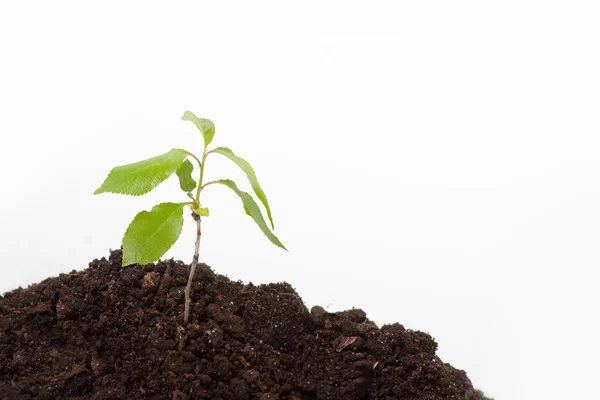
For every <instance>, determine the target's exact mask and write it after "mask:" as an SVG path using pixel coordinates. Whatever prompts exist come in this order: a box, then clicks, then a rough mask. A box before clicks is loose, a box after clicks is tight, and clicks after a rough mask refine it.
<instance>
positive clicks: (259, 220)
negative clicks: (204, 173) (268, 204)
mask: <svg viewBox="0 0 600 400" xmlns="http://www.w3.org/2000/svg"><path fill="white" fill-rule="evenodd" d="M214 183H220V184H221V185H225V186H227V187H228V188H230V189H231V190H233V191H234V192H235V193H236V194H237V195H238V196H239V197H240V199H242V203H243V204H244V210H245V211H246V214H248V215H249V216H250V217H251V218H252V219H253V220H254V222H256V225H258V227H259V228H260V230H261V231H262V232H263V233H264V234H265V236H266V237H267V238H268V239H269V240H270V241H271V243H273V244H274V245H275V246H279V247H281V248H282V249H284V250H287V249H286V248H285V246H284V245H283V244H282V243H281V242H280V241H279V239H277V236H275V235H274V234H273V233H272V232H271V231H270V230H269V226H268V225H267V223H266V222H265V219H264V218H263V215H262V213H261V212H260V208H258V204H256V202H255V201H254V199H253V198H252V196H250V195H249V194H248V193H246V192H243V191H241V190H240V189H239V188H238V187H237V185H236V184H235V182H233V181H232V180H230V179H220V180H217V181H214Z"/></svg>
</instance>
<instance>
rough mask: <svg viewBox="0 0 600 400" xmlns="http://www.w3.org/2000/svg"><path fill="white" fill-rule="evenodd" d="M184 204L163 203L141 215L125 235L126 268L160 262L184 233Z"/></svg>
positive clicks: (124, 259)
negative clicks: (127, 266)
mask: <svg viewBox="0 0 600 400" xmlns="http://www.w3.org/2000/svg"><path fill="white" fill-rule="evenodd" d="M184 205H185V204H184V203H160V204H157V205H155V206H154V207H152V210H150V211H142V212H140V213H138V214H137V215H136V216H135V218H134V219H133V221H131V224H129V227H128V228H127V231H125V236H123V266H126V265H130V264H148V263H151V262H154V261H156V260H158V259H159V258H160V257H161V256H162V255H163V254H165V253H166V252H167V250H169V249H170V248H171V246H173V244H174V243H175V242H176V241H177V239H178V238H179V235H180V234H181V228H182V226H183V206H184Z"/></svg>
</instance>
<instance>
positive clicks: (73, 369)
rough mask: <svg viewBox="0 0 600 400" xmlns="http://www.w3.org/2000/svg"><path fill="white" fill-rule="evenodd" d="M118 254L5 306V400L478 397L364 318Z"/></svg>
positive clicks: (444, 368) (430, 347)
mask: <svg viewBox="0 0 600 400" xmlns="http://www.w3.org/2000/svg"><path fill="white" fill-rule="evenodd" d="M120 258H121V253H120V251H114V252H112V253H111V256H110V257H109V260H106V259H105V258H103V259H101V260H94V261H93V262H92V263H90V265H89V268H88V269H86V270H84V271H82V272H75V271H74V272H71V273H69V274H61V275H60V276H59V277H58V278H50V279H46V280H45V281H43V282H41V283H39V284H36V285H33V286H31V287H29V288H28V289H17V290H14V291H12V292H9V293H6V294H5V295H4V297H0V316H1V317H0V399H95V400H100V399H102V400H120V399H127V400H131V399H174V400H186V399H189V400H192V399H240V400H243V399H261V400H273V399H282V400H284V399H289V400H292V399H294V400H300V399H302V400H308V399H345V400H352V399H390V400H391V399H414V400H416V399H422V400H438V399H445V400H450V399H457V400H458V399H460V400H482V399H484V397H483V395H482V394H481V393H480V392H478V391H475V390H474V389H473V387H472V385H471V382H470V381H469V379H468V378H467V375H466V374H465V372H464V371H461V370H457V369H454V368H453V367H451V366H450V365H449V364H445V363H443V362H442V361H441V360H440V359H439V358H438V357H437V356H436V355H435V351H436V348H437V344H436V343H435V341H434V340H433V339H432V338H431V337H430V336H429V335H427V334H425V333H422V332H417V331H411V330H407V329H405V328H404V327H403V326H402V325H400V324H393V325H384V326H382V327H381V328H378V327H377V326H376V325H375V324H374V323H373V322H371V321H369V320H368V319H367V317H366V314H365V313H364V312H363V311H362V310H360V309H352V310H348V311H344V312H337V313H329V312H327V311H325V310H324V309H323V308H321V307H313V309H312V310H310V312H309V311H308V310H307V309H306V307H305V306H304V303H303V302H302V299H301V298H300V297H298V295H297V294H296V292H295V291H294V289H293V288H292V287H291V286H290V285H288V284H287V283H282V284H269V285H261V286H254V285H252V284H249V285H244V284H242V283H239V282H232V281H230V280H229V279H227V278H226V277H223V276H221V275H216V274H214V273H213V272H212V271H211V269H210V268H209V267H207V266H206V265H200V266H199V268H198V270H197V272H196V276H195V283H194V287H193V307H192V314H191V320H192V323H191V324H190V325H188V326H186V327H183V326H182V312H183V293H184V286H185V284H186V280H187V271H188V268H189V267H188V266H187V265H185V264H182V263H180V262H174V261H172V260H167V261H164V262H159V263H157V264H152V265H146V266H143V267H142V266H137V267H128V268H122V267H120V262H121V260H120Z"/></svg>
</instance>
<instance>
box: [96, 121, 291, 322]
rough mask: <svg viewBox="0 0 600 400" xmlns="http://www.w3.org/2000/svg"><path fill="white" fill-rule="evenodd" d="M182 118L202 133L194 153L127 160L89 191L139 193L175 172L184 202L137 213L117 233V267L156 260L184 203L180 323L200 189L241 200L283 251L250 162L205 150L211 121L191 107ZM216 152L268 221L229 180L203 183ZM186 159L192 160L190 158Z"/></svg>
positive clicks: (200, 210)
mask: <svg viewBox="0 0 600 400" xmlns="http://www.w3.org/2000/svg"><path fill="white" fill-rule="evenodd" d="M181 119H183V120H184V121H190V122H192V123H193V124H194V125H195V126H196V127H197V128H198V130H199V131H200V133H201V134H202V137H203V140H204V149H203V151H202V155H201V156H200V157H197V156H196V155H194V154H193V153H191V152H189V151H187V150H183V149H171V150H170V151H169V152H167V153H165V154H162V155H159V156H156V157H153V158H149V159H147V160H142V161H138V162H136V163H133V164H127V165H121V166H118V167H114V168H113V169H112V170H111V171H110V173H109V174H108V176H107V177H106V179H105V180H104V183H102V185H101V186H100V187H99V188H98V189H97V190H96V191H95V192H94V194H100V193H118V194H125V195H130V196H140V195H143V194H146V193H148V192H150V191H151V190H152V189H154V188H155V187H156V186H158V185H159V184H160V183H162V182H163V181H165V180H166V179H167V178H169V177H170V176H171V175H173V173H175V174H176V175H177V176H178V178H179V186H180V187H181V190H183V192H185V193H186V195H187V197H188V198H189V201H185V202H180V203H160V204H157V205H155V206H154V207H152V209H151V210H150V211H141V212H140V213H138V214H137V215H136V216H135V218H133V221H131V223H130V224H129V227H128V228H127V230H126V231H125V235H124V236H123V263H122V265H123V266H127V265H131V264H149V263H151V262H154V261H156V260H158V259H159V258H160V257H161V256H162V255H164V254H165V252H166V251H167V250H169V249H170V248H171V246H173V244H175V242H176V241H177V239H178V238H179V236H180V235H181V229H182V227H183V209H184V207H189V208H190V210H191V211H192V217H193V219H194V221H195V222H196V228H197V229H196V243H195V248H194V256H193V258H192V266H191V269H190V274H189V277H188V282H187V286H186V288H185V308H184V314H183V319H184V322H185V323H188V320H189V311H190V291H191V287H192V281H193V277H194V272H195V270H196V266H197V265H198V258H199V253H200V237H201V234H202V232H201V220H202V217H208V216H209V211H208V207H205V206H203V204H202V202H201V195H202V191H203V190H204V189H205V188H206V187H208V186H211V185H223V186H226V187H228V188H229V189H231V190H232V191H233V192H234V193H235V194H237V195H238V197H239V198H240V199H241V200H242V205H243V206H244V210H245V211H246V214H248V215H249V216H250V217H251V218H252V219H253V220H254V222H256V224H257V225H258V227H259V228H260V230H261V231H262V232H263V233H264V235H265V236H266V237H267V238H268V239H269V240H270V241H271V243H273V244H274V245H276V246H278V247H281V248H282V249H284V250H287V249H286V248H285V247H284V245H283V244H282V243H281V242H280V241H279V239H278V238H277V237H276V236H275V235H274V234H273V232H272V230H273V229H274V228H275V225H274V223H273V217H272V215H271V208H270V206H269V202H268V200H267V196H266V195H265V192H264V191H263V190H262V187H261V186H260V184H259V183H258V179H257V178H256V173H255V172H254V169H253V168H252V167H251V166H250V164H249V163H248V162H247V161H246V160H244V159H243V158H241V157H238V156H237V155H235V153H234V152H233V151H231V150H230V149H228V148H227V147H216V148H213V149H212V150H209V148H208V146H209V145H210V144H211V142H212V140H213V138H214V136H215V125H214V124H213V122H212V121H211V120H209V119H206V118H198V117H196V116H195V115H194V114H193V113H192V112H190V111H186V112H185V113H184V114H183V116H182V117H181ZM212 154H219V155H221V156H224V157H226V158H228V159H230V160H231V161H233V162H234V163H235V164H236V165H237V166H238V167H240V168H241V169H242V171H244V173H245V174H246V176H247V177H248V181H250V186H251V187H252V190H253V191H254V194H255V195H256V197H257V198H258V200H259V201H260V202H261V203H262V205H263V207H264V209H265V211H266V214H267V219H268V221H269V223H268V224H267V222H266V221H265V218H264V217H263V214H262V211H261V209H260V207H259V206H258V204H257V203H256V201H255V200H254V198H253V197H252V196H251V195H250V194H249V193H247V192H244V191H242V190H240V189H239V188H238V186H237V185H236V183H235V182H233V181H232V180H230V179H219V180H214V181H210V182H206V183H204V181H203V177H204V168H205V166H206V161H207V159H208V157H209V155H212ZM190 159H191V160H192V161H190ZM193 162H195V163H196V165H197V167H198V173H197V181H196V180H194V164H193Z"/></svg>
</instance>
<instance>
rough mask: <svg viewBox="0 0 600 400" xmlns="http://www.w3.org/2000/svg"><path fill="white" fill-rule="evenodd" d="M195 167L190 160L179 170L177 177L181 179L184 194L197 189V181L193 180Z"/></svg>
mask: <svg viewBox="0 0 600 400" xmlns="http://www.w3.org/2000/svg"><path fill="white" fill-rule="evenodd" d="M193 171H194V166H193V165H192V163H191V162H190V160H185V161H184V162H183V163H182V164H181V165H180V166H179V168H177V176H178V177H179V186H180V187H181V190H183V191H184V192H186V193H187V192H191V191H192V190H194V189H195V188H196V181H195V180H194V179H193V178H192V172H193Z"/></svg>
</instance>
